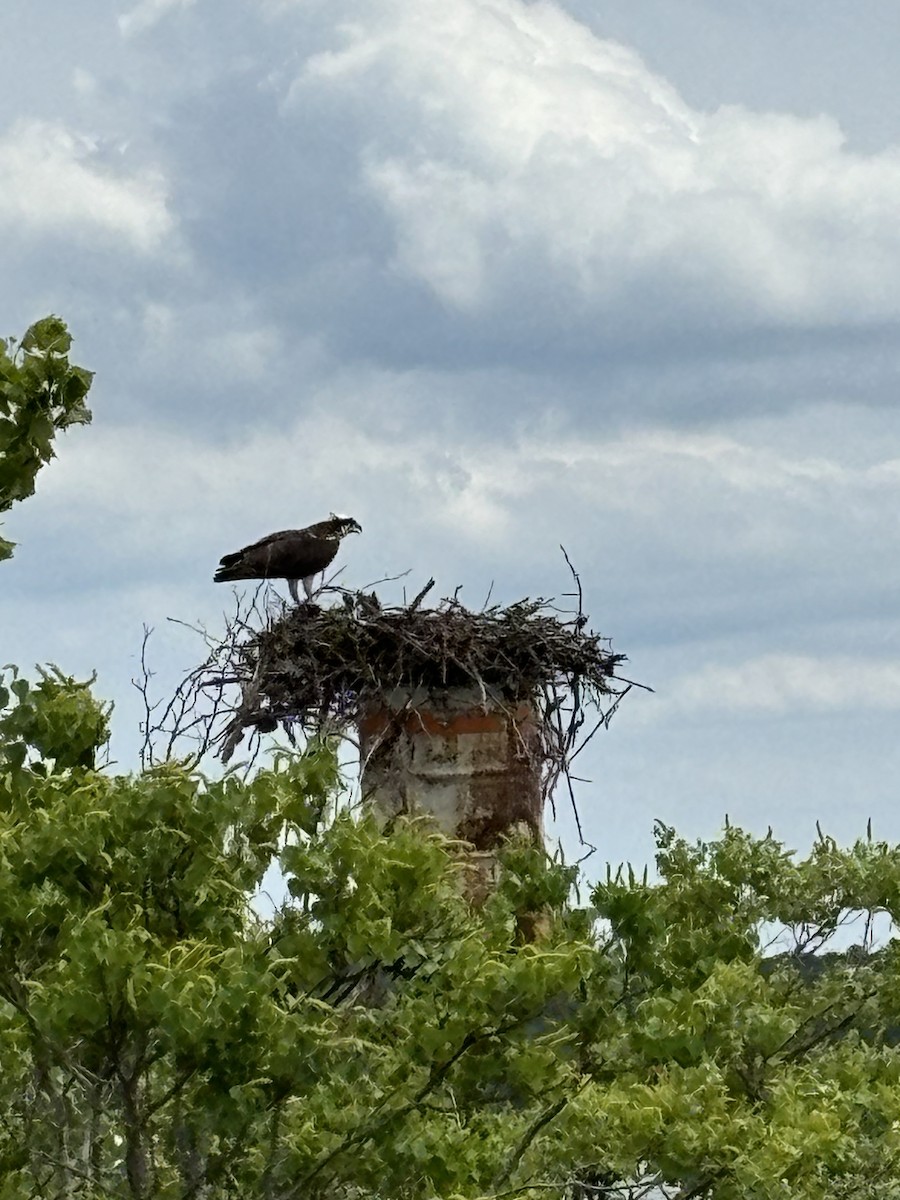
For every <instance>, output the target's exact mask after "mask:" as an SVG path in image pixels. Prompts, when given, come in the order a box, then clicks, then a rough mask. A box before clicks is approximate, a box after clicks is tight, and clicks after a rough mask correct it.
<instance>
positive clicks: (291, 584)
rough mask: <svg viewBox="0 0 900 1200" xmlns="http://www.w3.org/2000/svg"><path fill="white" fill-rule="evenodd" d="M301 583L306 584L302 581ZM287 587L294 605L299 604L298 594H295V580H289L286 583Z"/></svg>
mask: <svg viewBox="0 0 900 1200" xmlns="http://www.w3.org/2000/svg"><path fill="white" fill-rule="evenodd" d="M303 582H304V583H306V580H305V579H304V581H303ZM287 585H288V591H289V592H290V593H291V597H292V599H293V601H294V603H295V604H299V603H300V596H299V595H298V593H297V580H296V579H289V580H288V581H287Z"/></svg>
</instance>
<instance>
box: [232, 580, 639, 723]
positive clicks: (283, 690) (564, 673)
mask: <svg viewBox="0 0 900 1200" xmlns="http://www.w3.org/2000/svg"><path fill="white" fill-rule="evenodd" d="M242 652H243V654H244V655H245V656H246V659H247V665H248V666H249V665H250V663H251V662H252V663H253V664H254V665H255V674H256V681H257V686H258V693H259V697H260V700H261V701H263V702H264V704H265V707H266V709H267V711H268V712H269V714H270V715H271V716H272V717H278V718H280V717H284V716H291V717H294V718H295V719H299V720H301V721H304V723H305V722H307V721H309V722H319V721H320V720H321V719H322V717H323V715H326V714H327V715H330V716H332V717H335V718H338V719H343V720H346V719H348V717H349V718H351V719H352V716H353V710H354V708H355V704H356V702H357V700H358V699H359V698H360V697H364V696H367V697H371V696H372V695H373V694H375V695H387V694H389V693H391V692H394V691H397V690H398V689H399V690H404V691H406V690H408V691H414V690H416V689H420V688H425V689H428V690H429V691H434V690H439V689H446V688H457V687H473V686H477V687H479V688H481V689H483V690H485V691H489V692H491V693H493V694H494V695H497V696H499V697H500V698H502V699H503V700H507V701H515V700H519V699H525V698H527V697H531V696H533V695H534V694H535V693H536V692H538V691H539V690H541V689H542V688H544V687H546V686H548V685H551V684H553V685H556V684H560V683H562V682H564V681H571V680H574V679H576V678H577V679H579V680H580V681H581V685H582V687H583V688H585V689H589V690H591V691H595V692H597V693H598V694H609V693H610V692H611V690H612V687H611V678H612V676H613V674H614V671H615V668H616V665H617V664H618V663H620V662H622V661H623V660H624V657H625V656H624V655H623V654H613V653H612V652H611V651H610V649H609V647H608V645H607V644H606V643H605V642H604V640H603V639H602V638H601V637H600V636H599V635H597V634H594V633H588V632H586V631H585V630H584V628H580V627H578V625H577V624H576V623H575V622H572V623H564V622H563V621H561V620H560V619H559V617H558V616H556V615H555V614H552V613H549V612H547V611H546V610H545V605H544V601H543V600H522V601H519V603H517V604H512V605H510V606H509V607H508V608H500V607H494V608H488V609H485V610H483V611H481V612H473V611H471V610H470V609H468V608H465V607H464V606H463V605H462V604H460V603H459V602H458V601H457V600H455V599H452V600H444V601H443V602H442V603H441V604H440V605H439V606H438V607H437V608H413V607H412V606H411V605H410V606H408V607H402V608H382V607H381V605H380V604H379V602H378V600H377V598H376V597H375V595H374V593H373V594H371V595H364V594H362V593H349V594H345V595H344V602H343V604H342V605H340V606H337V607H334V608H321V609H318V608H313V607H311V606H305V605H304V606H300V607H298V608H295V609H289V610H288V611H286V612H285V613H284V615H283V616H282V617H281V618H280V619H279V620H277V621H275V622H273V623H272V624H271V625H270V626H269V627H268V628H266V629H263V630H262V631H261V632H260V633H259V634H258V635H257V636H256V637H254V638H252V639H250V640H249V641H248V642H246V643H244V645H243V647H242Z"/></svg>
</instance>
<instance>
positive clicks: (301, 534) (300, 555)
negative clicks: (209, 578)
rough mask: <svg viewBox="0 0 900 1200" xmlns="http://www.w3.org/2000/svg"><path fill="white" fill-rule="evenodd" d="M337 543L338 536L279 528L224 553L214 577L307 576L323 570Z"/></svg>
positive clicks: (219, 580)
mask: <svg viewBox="0 0 900 1200" xmlns="http://www.w3.org/2000/svg"><path fill="white" fill-rule="evenodd" d="M339 544H340V543H339V541H338V539H337V538H324V537H318V536H317V535H316V534H315V533H313V532H312V531H311V530H309V529H282V530H279V531H278V532H277V533H270V534H269V535H268V537H264V538H260V539H259V541H258V542H251V544H250V545H249V546H244V548H243V549H242V550H238V551H236V552H235V553H234V554H226V555H225V556H224V557H223V558H222V560H221V563H220V564H219V569H218V571H217V572H216V576H215V579H216V582H227V581H228V580H231V579H306V578H308V577H309V576H310V575H317V574H318V573H319V571H324V570H325V568H326V567H327V566H328V564H329V563H330V562H331V561H332V559H333V558H334V556H335V555H336V554H337V552H338V546H339Z"/></svg>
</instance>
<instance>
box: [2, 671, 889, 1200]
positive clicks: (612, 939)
mask: <svg viewBox="0 0 900 1200" xmlns="http://www.w3.org/2000/svg"><path fill="white" fill-rule="evenodd" d="M0 702H2V704H0V710H2V711H0V1198H2V1200H31V1198H32V1197H33V1198H37V1197H41V1198H45V1197H47V1198H55V1197H60V1198H62V1197H67V1198H69V1197H71V1198H79V1200H101V1198H102V1200H107V1198H113V1197H116V1198H118V1197H123V1198H124V1197H154V1198H156V1197H159V1198H169V1197H171V1198H173V1200H175V1198H177V1200H187V1198H188V1197H193V1198H197V1200H201V1198H206V1200H220V1198H221V1200H224V1198H226V1197H227V1198H232V1197H233V1198H235V1200H237V1198H238V1197H240V1198H242V1200H243V1198H249V1197H252V1198H254V1200H255V1198H257V1197H259V1198H261V1200H301V1198H303V1200H307V1198H310V1197H312V1198H321V1200H325V1198H326V1197H327V1198H329V1200H334V1198H344V1200H363V1198H369V1200H376V1198H380V1200H400V1198H409V1200H413V1198H415V1200H430V1198H435V1197H440V1198H442V1200H443V1198H446V1200H453V1198H455V1200H463V1198H467V1200H476V1198H483V1200H486V1198H488V1197H491V1198H498V1200H499V1197H510V1196H523V1197H533V1196H538V1197H558V1198H559V1200H564V1198H565V1200H587V1198H588V1197H598V1196H601V1197H610V1196H612V1197H626V1196H633V1197H637V1196H645V1197H649V1196H650V1195H657V1196H676V1195H677V1196H680V1197H682V1198H683V1200H686V1198H687V1197H701V1196H708V1197H715V1198H717V1200H756V1198H760V1200H762V1198H766V1200H768V1198H770V1197H771V1198H774V1197H787V1196H789V1197H791V1198H792V1200H805V1198H808V1200H822V1198H823V1197H835V1198H839V1197H843V1198H845V1200H849V1198H851V1197H855V1198H857V1200H864V1198H866V1200H868V1198H869V1197H883V1198H887V1197H895V1196H897V1195H898V1194H900V1057H898V1053H897V1050H896V1048H895V1041H896V1037H897V1025H898V1020H897V1014H898V1004H900V972H898V963H897V952H896V950H895V948H894V945H893V943H890V942H889V943H888V944H887V945H886V946H884V947H883V948H881V949H874V948H872V947H870V946H869V945H868V944H867V943H868V937H867V933H868V927H867V926H865V925H864V926H863V933H862V935H861V938H860V940H861V941H862V943H863V944H862V945H861V946H860V947H858V948H857V949H856V950H855V951H854V953H853V954H837V953H832V954H830V953H829V947H830V945H831V942H832V940H833V938H834V935H835V934H836V932H837V931H838V929H839V927H840V925H841V922H842V921H845V920H846V918H847V916H848V914H850V913H858V914H862V919H863V921H865V919H866V917H872V918H874V917H875V916H876V915H877V914H879V913H881V914H883V913H888V914H890V917H891V918H892V919H894V920H896V918H897V915H898V914H897V907H898V905H900V852H898V850H897V849H896V848H893V847H890V846H887V845H885V844H883V843H879V842H875V841H872V840H869V839H865V840H863V841H861V842H860V843H859V844H857V845H856V846H854V847H853V848H852V849H849V850H841V849H839V848H838V847H837V846H836V845H835V844H834V843H833V842H831V841H829V840H827V839H821V840H820V841H819V842H818V844H817V845H816V846H815V847H814V849H813V852H812V853H811V855H810V856H809V857H808V858H806V859H804V860H798V859H797V858H796V857H795V856H794V855H792V854H790V853H788V852H786V851H785V849H784V848H783V847H782V846H781V845H779V844H778V843H777V842H776V841H775V840H773V839H772V838H771V837H768V838H762V839H757V838H753V837H750V836H749V835H747V834H745V833H743V832H741V831H739V830H735V829H728V830H726V832H725V833H724V835H723V836H722V837H721V838H720V839H719V840H717V841H715V842H713V843H710V844H709V845H689V844H687V843H686V842H684V841H683V840H681V839H679V838H678V837H676V836H675V834H674V833H673V832H672V831H671V830H668V829H664V828H660V829H659V831H658V841H659V869H660V879H659V880H658V881H657V882H646V881H644V880H641V879H638V878H635V877H634V876H632V875H630V874H628V873H627V872H626V873H624V874H619V875H618V876H613V877H610V878H608V879H607V880H606V881H605V882H604V883H603V884H601V885H600V886H598V887H596V888H595V889H594V892H593V896H592V905H591V907H588V908H582V907H579V906H578V905H577V904H572V903H571V902H570V895H571V888H572V884H573V882H574V876H575V872H574V871H573V870H572V869H570V868H565V867H561V866H559V865H554V864H551V863H548V862H547V861H546V859H545V858H544V857H543V855H541V854H539V853H538V852H537V851H536V850H535V849H534V848H532V847H529V846H527V845H512V846H510V847H509V849H508V850H507V852H506V853H505V855H504V862H503V867H502V872H501V878H500V883H499V886H498V889H497V891H496V892H495V893H494V894H493V895H492V896H491V898H490V899H489V900H488V901H487V902H486V903H485V904H484V905H483V906H482V907H481V908H480V909H477V910H476V909H473V908H472V907H471V906H470V905H469V904H468V903H467V902H466V900H465V899H464V895H463V890H462V887H461V875H462V872H463V867H462V865H461V864H460V862H459V861H458V860H457V859H456V858H455V857H454V853H453V851H454V847H453V846H451V845H448V844H447V843H445V842H444V841H442V840H441V839H440V838H438V837H436V836H433V835H431V834H429V833H428V832H427V830H425V829H424V828H423V827H422V826H421V825H417V824H415V823H410V824H406V825H403V824H400V825H398V827H397V828H396V829H395V830H394V831H393V832H392V833H391V834H390V835H389V836H383V835H381V834H380V833H379V832H378V830H377V829H376V828H375V827H374V826H373V825H372V824H370V823H369V822H368V821H365V820H355V819H353V818H352V817H351V816H350V815H349V814H348V813H347V812H345V811H344V812H339V813H338V814H337V815H335V812H334V796H335V790H336V787H337V773H336V768H335V760H334V757H333V755H332V754H331V753H330V752H329V750H328V749H327V748H324V747H320V748H318V749H316V750H314V751H311V752H309V753H306V754H302V755H290V756H283V757H281V758H278V759H276V760H275V761H273V763H272V765H271V767H269V768H268V769H263V770H260V771H258V772H257V773H256V774H255V775H253V776H252V777H249V778H244V777H243V776H242V775H240V774H239V773H237V772H232V773H229V774H226V775H225V776H224V777H223V778H218V779H211V778H204V777H203V776H202V775H200V774H198V773H197V772H196V771H193V770H189V769H188V768H186V767H185V766H183V765H179V764H178V763H166V764H164V765H161V766H158V767H155V768H153V769H151V770H148V771H146V772H143V773H142V774H140V775H128V776H123V775H114V774H112V773H110V772H106V771H100V770H98V769H97V768H96V767H95V765H94V763H95V760H96V758H97V753H98V751H99V749H100V747H101V744H102V741H103V739H104V738H105V736H106V732H107V719H108V713H107V711H106V710H105V709H104V708H103V706H101V705H99V704H98V703H97V702H96V701H95V700H94V699H93V698H92V696H91V692H90V689H89V688H88V687H87V686H86V685H84V684H79V683H76V682H75V681H73V680H70V679H67V678H66V677H64V676H63V675H61V674H60V673H59V672H56V671H53V672H48V673H47V674H45V675H44V676H43V677H42V678H41V679H40V680H39V681H38V683H37V684H36V686H31V685H28V684H26V682H25V681H23V680H22V679H20V678H15V677H14V678H12V679H11V680H10V682H9V686H8V687H7V688H4V690H3V691H2V693H0ZM273 863H280V864H281V868H282V870H283V872H284V875H285V877H286V879H287V882H288V886H289V889H290V898H289V900H288V901H287V902H286V903H284V904H283V905H281V906H280V907H278V908H276V909H275V910H274V911H271V912H270V915H267V916H261V915H259V912H258V911H257V909H255V908H254V906H253V904H252V903H251V898H252V897H253V895H254V893H255V892H256V890H257V889H258V888H259V886H260V884H261V882H262V881H263V880H264V877H265V873H266V871H267V870H268V869H269V867H270V866H271V865H272V864H273ZM538 913H539V914H541V919H540V920H538V919H536V918H535V914H538ZM523 930H530V931H534V930H538V931H539V932H540V938H539V940H537V941H534V940H528V938H526V937H525V936H523ZM776 937H780V938H781V939H782V940H783V939H784V938H787V937H789V938H791V939H792V940H791V943H790V946H787V945H782V944H781V942H778V943H775V944H770V943H772V939H773V938H776ZM653 1187H655V1189H656V1190H655V1191H652V1190H651V1188H653Z"/></svg>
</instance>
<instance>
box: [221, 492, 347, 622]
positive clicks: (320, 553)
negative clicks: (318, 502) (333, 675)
mask: <svg viewBox="0 0 900 1200" xmlns="http://www.w3.org/2000/svg"><path fill="white" fill-rule="evenodd" d="M348 533H362V526H361V525H360V524H359V523H358V522H357V521H354V520H353V518H352V517H339V516H338V515H337V514H336V513H332V514H331V516H330V517H329V518H328V520H327V521H319V522H317V524H315V525H308V526H307V527H306V529H282V530H281V532H280V533H270V534H269V536H268V537H264V538H260V539H259V541H258V542H253V544H252V545H250V546H245V547H244V548H243V550H237V551H235V553H234V554H226V555H225V557H224V558H223V559H222V561H221V562H220V563H219V567H218V570H217V571H216V573H215V576H214V577H213V582H214V583H230V582H231V581H232V580H235V579H286V580H287V583H288V587H289V588H290V592H291V595H292V596H293V598H294V601H295V602H296V603H297V604H299V603H300V597H299V595H298V594H297V584H298V582H299V581H300V580H302V581H303V590H304V591H305V592H306V598H307V600H311V599H312V594H313V590H312V581H313V580H314V579H315V577H316V576H317V575H318V574H319V572H320V571H324V570H325V568H326V567H327V566H328V564H329V563H330V562H331V561H332V559H333V558H334V556H335V555H336V554H337V552H338V547H339V546H340V544H341V538H342V537H346V535H347V534H348Z"/></svg>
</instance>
